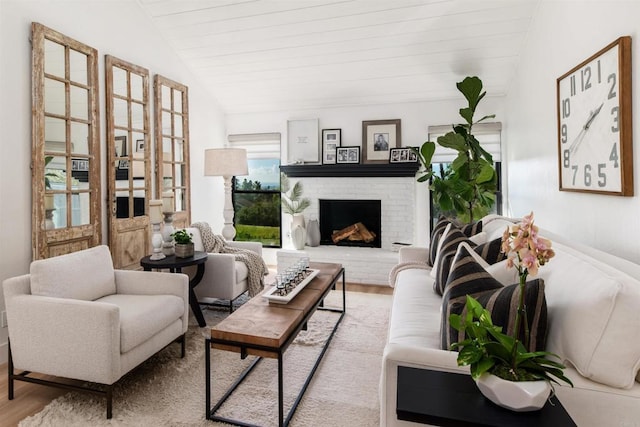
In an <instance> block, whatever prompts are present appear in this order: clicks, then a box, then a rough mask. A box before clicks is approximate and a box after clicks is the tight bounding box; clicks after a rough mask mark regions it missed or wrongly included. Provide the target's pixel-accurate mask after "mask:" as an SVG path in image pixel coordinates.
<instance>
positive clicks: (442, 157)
mask: <svg viewBox="0 0 640 427" xmlns="http://www.w3.org/2000/svg"><path fill="white" fill-rule="evenodd" d="M452 131H453V128H452V126H451V125H442V126H429V128H428V133H429V141H433V142H436V140H437V139H438V137H439V136H442V135H444V134H446V133H449V132H452ZM472 133H473V135H474V136H475V137H476V139H477V140H478V141H479V142H480V146H481V147H482V148H484V149H485V150H486V151H487V152H488V153H489V154H491V156H493V161H494V162H499V161H501V134H502V123H500V122H494V123H478V124H477V125H473V129H472ZM457 155H458V152H457V151H455V150H453V149H451V148H445V147H442V146H440V145H439V144H438V143H436V151H435V153H434V154H433V160H431V163H449V162H452V161H453V160H454V159H455V158H456V157H457Z"/></svg>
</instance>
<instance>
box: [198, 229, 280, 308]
mask: <svg viewBox="0 0 640 427" xmlns="http://www.w3.org/2000/svg"><path fill="white" fill-rule="evenodd" d="M191 227H195V228H197V229H198V230H200V236H202V245H203V246H204V250H205V252H208V253H221V254H234V255H235V258H236V261H240V262H243V263H244V264H245V265H246V266H247V269H248V270H249V274H248V277H247V282H248V288H249V296H250V297H254V296H256V295H258V294H259V293H260V292H262V290H263V289H264V276H266V275H267V274H269V269H268V268H267V265H266V264H265V262H264V260H263V259H262V257H261V256H260V255H259V254H257V253H255V252H253V251H250V250H248V249H241V248H236V247H233V246H230V245H229V244H228V243H227V241H226V240H225V239H224V237H222V236H220V235H217V234H213V231H211V227H210V226H209V224H208V223H206V222H195V223H193V224H191Z"/></svg>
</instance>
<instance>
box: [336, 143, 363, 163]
mask: <svg viewBox="0 0 640 427" xmlns="http://www.w3.org/2000/svg"><path fill="white" fill-rule="evenodd" d="M336 163H338V164H341V163H354V164H357V163H360V147H337V148H336Z"/></svg>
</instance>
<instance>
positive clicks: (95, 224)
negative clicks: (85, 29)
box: [31, 22, 102, 260]
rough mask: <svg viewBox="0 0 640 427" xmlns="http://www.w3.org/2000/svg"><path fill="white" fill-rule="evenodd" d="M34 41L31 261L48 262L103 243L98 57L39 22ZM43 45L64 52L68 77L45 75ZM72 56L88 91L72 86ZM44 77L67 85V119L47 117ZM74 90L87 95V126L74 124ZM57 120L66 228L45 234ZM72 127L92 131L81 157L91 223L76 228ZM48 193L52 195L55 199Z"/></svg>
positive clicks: (91, 51) (66, 75)
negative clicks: (79, 57) (83, 61)
mask: <svg viewBox="0 0 640 427" xmlns="http://www.w3.org/2000/svg"><path fill="white" fill-rule="evenodd" d="M31 37H32V135H31V137H32V169H31V179H32V216H31V218H32V251H33V259H34V260H36V259H42V258H49V257H52V256H56V255H62V254H66V253H69V252H75V251H78V250H82V249H86V248H89V247H92V246H97V245H99V244H101V243H102V224H101V215H102V214H101V200H100V170H101V165H100V126H99V120H98V118H99V106H98V51H97V50H96V49H94V48H92V47H90V46H87V45H85V44H83V43H80V42H78V41H76V40H74V39H72V38H70V37H67V36H65V35H64V34H61V33H60V32H58V31H55V30H53V29H51V28H48V27H46V26H44V25H42V24H39V23H37V22H33V23H32V24H31ZM45 40H50V41H52V42H54V43H57V44H60V45H62V46H63V47H64V52H65V77H64V78H61V77H59V76H52V75H48V74H45ZM70 50H74V51H77V52H80V53H82V54H84V55H86V57H87V83H86V85H82V84H79V83H77V82H72V81H71V79H70V70H69V68H70V67H69V57H70V56H69V55H70ZM45 77H47V78H50V79H54V80H56V81H58V82H61V83H63V84H64V85H65V97H66V99H65V114H64V115H57V114H53V113H47V112H46V111H45ZM71 87H75V88H78V87H80V88H81V89H84V90H87V95H88V105H87V108H88V112H87V117H88V119H87V120H81V119H77V118H71V115H70V105H69V93H70V89H71ZM46 117H55V118H57V119H62V120H64V121H65V142H64V144H65V150H64V154H62V153H61V154H62V156H64V157H65V159H66V165H65V170H66V171H67V173H66V174H65V175H66V180H67V181H66V188H65V190H64V191H62V190H57V193H62V194H65V195H66V196H67V197H66V203H67V209H66V211H67V221H66V227H61V228H53V229H47V226H46V224H47V218H46V215H47V214H46V209H45V196H46V194H47V189H46V186H45V159H46V152H45V119H46ZM71 123H82V124H86V125H88V141H87V142H88V147H87V148H88V153H87V154H83V155H82V156H81V157H82V158H85V159H86V160H88V162H89V171H88V191H81V193H88V194H89V223H88V224H81V225H77V226H74V225H73V223H72V221H71V220H70V218H71V197H70V196H71V195H72V194H73V191H72V189H71V180H72V174H71V173H70V172H71V170H72V167H71V157H72V144H71V135H70V128H71ZM53 193H54V191H53V190H49V195H51V194H53Z"/></svg>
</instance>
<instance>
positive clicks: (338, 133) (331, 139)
mask: <svg viewBox="0 0 640 427" xmlns="http://www.w3.org/2000/svg"><path fill="white" fill-rule="evenodd" d="M341 141H342V129H322V164H323V165H333V164H335V163H336V148H338V147H340V144H341Z"/></svg>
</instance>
